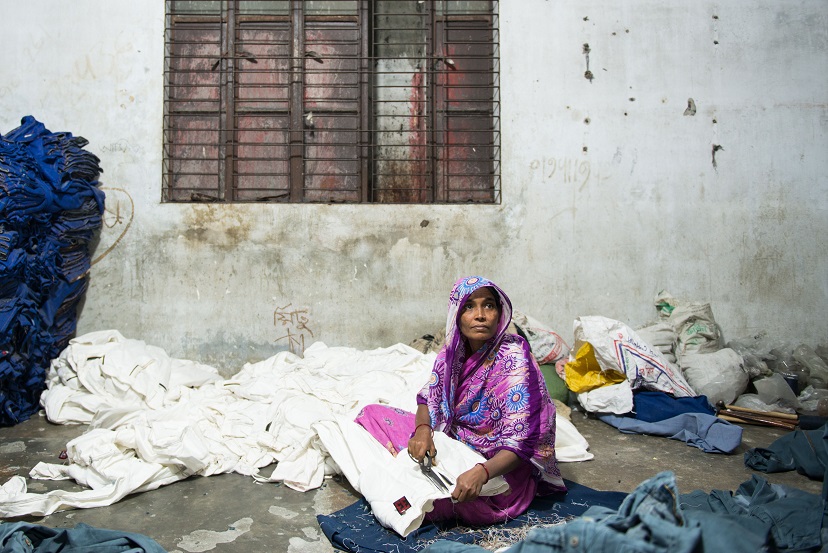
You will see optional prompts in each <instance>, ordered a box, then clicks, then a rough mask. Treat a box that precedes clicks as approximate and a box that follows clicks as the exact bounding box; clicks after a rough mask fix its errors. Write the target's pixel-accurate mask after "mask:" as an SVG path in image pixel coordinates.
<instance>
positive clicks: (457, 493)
mask: <svg viewBox="0 0 828 553" xmlns="http://www.w3.org/2000/svg"><path fill="white" fill-rule="evenodd" d="M487 478H488V475H487V474H486V470H485V469H484V468H483V467H481V466H480V465H475V466H473V467H472V468H470V469H469V470H467V471H466V472H464V473H463V474H461V475H460V476H458V477H457V483H456V484H455V486H454V490H453V491H452V492H451V498H452V499H453V500H455V501H457V502H461V503H462V502H463V501H472V500H474V499H477V497H478V496H479V495H480V490H482V489H483V484H485V483H486V480H487Z"/></svg>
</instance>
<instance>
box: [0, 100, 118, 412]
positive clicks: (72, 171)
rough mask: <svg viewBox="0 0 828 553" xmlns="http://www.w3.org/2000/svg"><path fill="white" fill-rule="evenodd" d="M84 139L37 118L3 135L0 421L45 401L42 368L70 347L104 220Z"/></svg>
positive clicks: (95, 165)
mask: <svg viewBox="0 0 828 553" xmlns="http://www.w3.org/2000/svg"><path fill="white" fill-rule="evenodd" d="M86 144H87V141H86V140H85V139H83V138H80V137H73V136H72V135H71V134H69V133H52V132H50V131H49V130H47V129H46V127H45V126H44V125H43V123H40V122H38V121H37V120H35V119H34V118H33V117H31V116H27V117H24V118H23V120H22V121H21V125H20V127H18V128H17V129H15V130H13V131H11V132H9V133H7V134H6V135H4V136H2V137H0V300H10V301H11V300H13V305H12V303H10V302H8V301H7V302H5V303H3V304H2V305H0V348H2V351H0V384H2V385H1V386H0V426H9V425H12V424H16V423H18V422H21V421H23V420H26V419H28V418H29V417H30V416H31V415H32V414H33V413H35V412H36V411H37V409H38V408H39V397H40V393H41V392H42V391H43V389H44V388H45V370H46V368H47V367H48V366H49V363H50V361H51V360H52V359H53V358H55V357H57V355H58V354H59V353H60V352H61V351H62V350H63V349H64V348H65V347H66V345H67V344H68V342H69V339H70V338H71V336H72V334H74V332H75V328H76V325H77V314H76V308H77V305H78V304H79V302H80V301H81V299H82V296H83V294H84V292H85V291H86V288H87V281H86V279H85V277H86V274H87V272H88V270H89V267H90V252H89V243H90V242H91V241H92V239H93V238H94V236H95V234H96V233H97V232H98V231H99V230H100V228H101V226H102V216H103V210H104V193H103V192H102V191H101V190H100V189H99V188H98V186H99V183H98V181H97V178H98V176H99V175H100V173H101V168H100V166H99V161H100V160H99V159H98V158H97V157H96V156H95V155H93V154H91V153H90V152H87V151H85V150H84V149H83V147H84V146H85V145H86Z"/></svg>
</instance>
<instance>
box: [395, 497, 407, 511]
mask: <svg viewBox="0 0 828 553" xmlns="http://www.w3.org/2000/svg"><path fill="white" fill-rule="evenodd" d="M394 507H395V508H396V509H397V512H398V513H400V514H401V515H402V514H404V513H405V512H406V511H407V510H408V509H410V508H411V503H409V502H408V500H407V499H406V498H405V496H402V497H401V498H399V499H398V500H396V501H395V502H394Z"/></svg>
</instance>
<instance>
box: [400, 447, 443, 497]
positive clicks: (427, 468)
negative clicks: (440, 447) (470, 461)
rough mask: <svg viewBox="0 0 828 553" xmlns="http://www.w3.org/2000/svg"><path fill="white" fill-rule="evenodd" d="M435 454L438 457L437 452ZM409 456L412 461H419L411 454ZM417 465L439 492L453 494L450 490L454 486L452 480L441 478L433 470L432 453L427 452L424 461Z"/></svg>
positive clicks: (418, 462)
mask: <svg viewBox="0 0 828 553" xmlns="http://www.w3.org/2000/svg"><path fill="white" fill-rule="evenodd" d="M434 454H435V456H436V455H437V452H435V453H434ZM408 456H409V457H411V459H412V460H414V461H417V460H416V459H414V457H413V456H412V455H411V453H410V452H409V454H408ZM417 464H419V465H420V470H421V471H422V472H423V474H425V475H426V477H427V478H428V479H429V480H431V483H432V484H434V486H435V487H436V488H437V489H438V490H440V491H442V492H446V493H450V492H451V490H449V488H448V487H449V486H452V485H453V484H452V482H451V480H449V479H448V478H446V477H444V476H443V477H441V476H440V475H439V474H437V473H436V472H434V471H433V470H431V467H432V466H433V465H434V459H433V458H432V456H431V452H429V451H426V454H425V457H423V460H422V461H417Z"/></svg>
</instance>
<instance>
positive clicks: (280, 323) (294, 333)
mask: <svg viewBox="0 0 828 553" xmlns="http://www.w3.org/2000/svg"><path fill="white" fill-rule="evenodd" d="M308 315H309V309H308V308H307V307H305V308H297V307H293V304H291V303H289V304H287V305H286V306H284V307H277V308H276V311H274V312H273V325H274V326H276V327H277V328H278V329H279V331H280V332H284V333H285V334H284V336H280V337H278V338H276V340H275V341H276V342H279V341H281V340H287V346H288V349H289V350H290V352H291V353H294V354H296V355H301V354H302V353H304V351H305V338H306V337H307V336H309V337H311V338H313V331H312V330H311V329H310V328H309V327H308V321H309V320H310V319H309V317H308Z"/></svg>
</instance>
